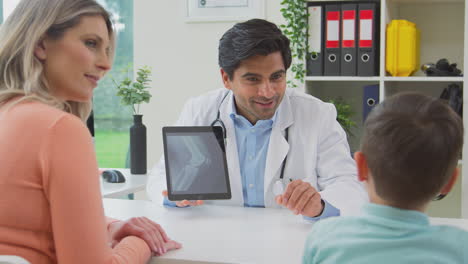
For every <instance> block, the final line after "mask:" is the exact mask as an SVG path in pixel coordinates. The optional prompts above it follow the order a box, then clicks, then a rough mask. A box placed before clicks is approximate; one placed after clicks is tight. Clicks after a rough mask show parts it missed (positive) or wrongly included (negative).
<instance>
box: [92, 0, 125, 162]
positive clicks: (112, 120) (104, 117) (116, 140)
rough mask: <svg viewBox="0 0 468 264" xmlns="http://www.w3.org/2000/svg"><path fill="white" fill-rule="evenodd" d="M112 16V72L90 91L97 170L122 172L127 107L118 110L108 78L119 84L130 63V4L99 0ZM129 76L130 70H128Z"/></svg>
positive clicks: (117, 103) (110, 81)
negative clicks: (114, 40)
mask: <svg viewBox="0 0 468 264" xmlns="http://www.w3.org/2000/svg"><path fill="white" fill-rule="evenodd" d="M98 2H99V3H100V4H102V5H103V6H104V7H105V8H106V9H107V10H108V11H110V12H111V13H112V16H113V19H114V23H115V27H116V30H117V50H116V56H115V59H114V64H113V66H112V70H111V71H110V72H109V73H108V74H107V75H106V77H105V78H104V79H102V81H100V83H99V87H98V88H97V89H96V90H95V91H94V99H93V109H94V110H93V111H94V127H95V146H96V154H97V159H98V164H99V167H101V168H124V167H126V166H127V165H129V164H127V160H128V150H129V143H130V136H129V128H130V126H131V125H132V122H133V121H132V120H133V117H132V111H131V108H130V107H127V106H125V107H124V106H122V105H121V104H120V98H119V97H117V96H116V95H115V94H116V87H115V84H114V82H113V81H112V78H113V79H115V80H116V81H120V80H122V79H123V77H124V76H125V75H126V73H125V72H122V71H125V69H126V68H127V66H128V64H129V63H132V62H133V1H132V0H99V1H98ZM130 74H133V70H130Z"/></svg>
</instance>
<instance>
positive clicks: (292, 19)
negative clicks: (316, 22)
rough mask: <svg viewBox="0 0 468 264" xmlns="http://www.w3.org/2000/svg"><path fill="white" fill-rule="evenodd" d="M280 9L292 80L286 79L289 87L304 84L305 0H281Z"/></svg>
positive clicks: (305, 47) (306, 54) (306, 16)
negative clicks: (288, 46)
mask: <svg viewBox="0 0 468 264" xmlns="http://www.w3.org/2000/svg"><path fill="white" fill-rule="evenodd" d="M281 6H282V8H281V9H280V11H281V14H282V15H283V17H284V19H285V21H286V23H285V24H284V25H280V28H281V30H282V31H283V33H284V35H286V36H287V37H288V38H289V40H290V46H291V55H292V59H293V61H292V65H291V71H292V74H293V80H288V85H289V87H291V88H295V87H298V86H303V85H304V77H305V75H306V67H305V66H304V65H305V59H306V56H310V55H311V54H309V53H308V44H307V34H308V32H307V31H308V21H307V19H308V17H309V14H308V12H307V0H283V1H281Z"/></svg>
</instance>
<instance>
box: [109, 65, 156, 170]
mask: <svg viewBox="0 0 468 264" xmlns="http://www.w3.org/2000/svg"><path fill="white" fill-rule="evenodd" d="M131 69H132V67H131V65H129V66H128V67H127V68H126V69H124V71H123V72H125V73H126V74H127V77H125V78H124V79H123V80H122V81H120V82H117V81H115V80H114V79H112V81H113V82H114V83H115V85H116V86H117V96H120V97H121V103H122V104H123V105H130V106H132V109H133V125H132V126H131V127H130V172H131V173H132V174H146V160H147V159H146V156H147V151H146V126H145V125H144V124H143V115H142V114H140V105H141V104H142V103H149V101H150V99H151V94H150V93H149V91H148V89H149V88H150V85H149V84H150V82H151V79H150V76H151V68H150V67H148V66H143V67H141V68H139V69H138V71H137V77H136V80H135V81H132V79H131V78H130V71H131Z"/></svg>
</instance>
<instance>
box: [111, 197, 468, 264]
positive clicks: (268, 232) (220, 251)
mask: <svg viewBox="0 0 468 264" xmlns="http://www.w3.org/2000/svg"><path fill="white" fill-rule="evenodd" d="M104 208H105V212H106V215H107V216H110V217H114V218H118V219H128V218H130V217H135V216H146V217H148V218H150V219H152V220H154V221H156V222H157V223H159V224H161V225H162V227H163V228H164V229H165V230H166V232H167V234H168V235H169V237H171V238H172V239H174V240H176V241H178V242H180V243H182V244H183V248H182V249H179V250H176V251H170V252H168V253H167V254H165V255H164V256H162V257H154V258H153V260H152V262H151V263H156V261H157V263H163V264H164V263H166V264H167V263H191V264H195V263H301V258H302V251H303V247H304V242H305V239H306V236H307V233H308V231H309V230H310V228H311V227H312V224H311V223H308V222H306V221H304V220H303V219H302V217H300V216H295V215H293V214H291V213H290V212H289V211H288V210H284V209H263V208H243V207H228V206H212V205H211V206H207V205H205V206H200V207H192V208H164V207H162V206H160V205H157V204H154V203H151V202H149V201H141V200H140V201H129V200H116V199H104ZM430 220H431V223H432V224H436V225H441V224H444V225H452V226H458V227H460V228H463V229H465V230H468V220H467V219H448V218H431V219H430Z"/></svg>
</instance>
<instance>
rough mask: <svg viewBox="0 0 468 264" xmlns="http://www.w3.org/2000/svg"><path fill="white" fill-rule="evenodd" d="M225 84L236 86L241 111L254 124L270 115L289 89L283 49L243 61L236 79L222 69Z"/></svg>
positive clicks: (239, 111) (237, 100)
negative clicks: (282, 54)
mask: <svg viewBox="0 0 468 264" xmlns="http://www.w3.org/2000/svg"><path fill="white" fill-rule="evenodd" d="M221 75H222V78H223V82H224V86H225V87H226V88H227V89H229V90H232V92H233V93H234V98H235V100H236V101H235V102H236V109H237V113H238V114H240V115H242V116H244V117H245V118H246V119H247V120H249V121H250V122H251V123H252V124H255V123H257V121H258V120H264V119H270V118H272V117H273V115H274V114H275V111H276V109H278V106H279V104H280V103H281V100H282V99H283V96H284V93H285V91H286V69H285V68H284V63H283V58H282V56H281V53H280V52H279V51H277V52H273V53H270V54H268V55H266V56H262V55H255V56H252V57H250V58H248V59H246V60H244V61H242V62H241V63H240V65H239V67H238V68H237V69H236V70H235V71H234V74H233V77H232V80H230V79H229V76H228V75H227V73H226V72H224V71H223V70H222V69H221Z"/></svg>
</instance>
